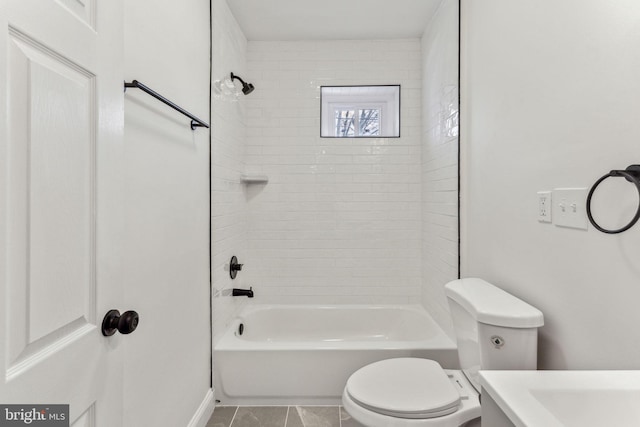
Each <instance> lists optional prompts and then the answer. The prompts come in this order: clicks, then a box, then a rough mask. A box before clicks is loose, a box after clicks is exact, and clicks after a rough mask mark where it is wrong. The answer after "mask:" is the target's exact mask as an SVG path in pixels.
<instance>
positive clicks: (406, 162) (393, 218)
mask: <svg viewBox="0 0 640 427" xmlns="http://www.w3.org/2000/svg"><path fill="white" fill-rule="evenodd" d="M421 56H422V55H421V42H420V40H419V39H415V40H391V41H389V40H385V41H300V42H254V41H249V42H248V44H247V72H246V80H247V81H250V82H252V83H253V84H254V85H255V87H256V90H255V91H254V92H253V93H252V94H250V95H249V96H247V97H245V99H244V100H243V101H245V103H246V110H245V113H246V115H245V120H246V126H247V128H246V144H247V146H246V157H245V162H246V171H245V172H246V173H259V174H265V175H267V176H268V177H269V183H268V184H267V185H249V186H247V187H246V192H245V193H244V194H242V193H241V191H240V190H239V189H238V190H235V189H234V191H229V189H230V187H231V186H233V185H235V184H232V182H234V183H235V181H234V180H233V179H234V178H235V179H237V177H235V176H228V177H226V179H224V180H223V179H221V178H220V179H219V180H218V181H219V182H218V183H217V185H223V186H225V187H224V188H223V189H220V190H218V191H217V192H218V193H225V194H227V193H231V194H228V195H227V196H229V197H239V196H240V195H242V196H244V197H246V201H247V202H248V216H247V218H246V221H245V220H244V218H243V215H244V213H242V212H240V211H237V210H236V209H235V207H236V205H239V202H238V204H234V203H233V201H230V202H229V206H228V209H227V210H226V212H223V213H224V214H225V215H222V217H217V219H216V224H222V222H223V220H226V221H229V222H230V224H229V226H228V227H230V228H231V229H232V230H233V231H229V233H228V234H232V235H237V234H239V233H242V231H243V230H241V229H236V228H235V226H236V225H239V224H240V223H241V222H242V223H244V224H245V225H246V229H245V230H246V235H245V237H244V238H246V252H245V253H246V255H247V257H246V258H247V259H246V260H247V265H246V268H245V270H244V271H243V272H242V274H243V276H244V277H245V278H246V280H247V283H251V285H253V286H254V290H255V292H256V301H257V300H258V299H259V301H260V302H266V303H385V304H389V303H420V300H421V286H422V283H421V282H422V266H421V264H422V250H423V247H422V246H423V245H422V239H423V234H422V226H423V222H425V223H427V221H423V219H422V209H423V207H422V200H421V192H422V183H421V181H422V179H423V176H426V177H431V176H432V174H434V175H437V174H438V173H439V172H438V171H437V170H434V171H433V172H429V173H427V172H426V171H425V170H423V167H422V163H421V162H422V158H421V151H422V150H421V146H420V145H421V102H422V71H421V68H422V62H421ZM243 77H245V76H244V75H243ZM376 84H400V85H401V86H402V94H401V114H402V118H401V137H400V138H361V139H339V138H320V136H319V134H320V119H319V117H320V99H319V98H320V86H323V85H327V86H332V85H376ZM449 95H450V96H453V95H451V94H449ZM241 105H242V101H241ZM229 125H230V124H227V126H229ZM238 125H239V123H238ZM234 135H235V134H234ZM216 143H218V142H216ZM220 143H222V144H233V143H232V142H231V139H227V140H224V141H220ZM218 150H220V149H219V148H216V152H217V151H218ZM224 150H225V153H226V154H227V155H230V154H229V153H235V151H234V149H233V147H231V146H230V147H228V148H227V149H224ZM436 161H437V160H436ZM241 163H242V162H241V161H240V160H238V161H237V162H235V163H233V164H235V165H237V166H238V167H240V164H241ZM214 165H215V166H214V167H223V168H227V169H228V168H229V166H226V165H225V164H224V162H222V161H221V159H218V160H215V159H214ZM229 172H233V173H238V172H237V171H236V170H233V171H231V170H230V171H229ZM233 173H232V175H233ZM217 174H219V172H218V173H217ZM440 184H442V185H448V186H449V187H451V188H454V189H455V187H456V185H455V184H452V183H451V182H449V183H448V184H447V182H446V181H445V182H441V183H440ZM449 187H447V188H449ZM216 194H217V193H214V198H215V197H216ZM218 197H220V195H218ZM218 202H220V200H218ZM216 203H217V202H216V200H214V206H215V205H216ZM425 206H430V204H429V203H427V204H425ZM437 214H438V213H437V212H434V213H433V215H437ZM214 215H215V214H214ZM433 222H434V223H435V222H436V221H435V220H434V221H433ZM454 222H455V221H454ZM216 228H221V229H224V227H221V226H220V227H216ZM220 239H223V237H221V236H215V235H214V242H218V241H219V240H220ZM447 242H448V240H447ZM214 244H215V243H214ZM222 252H224V251H222ZM219 253H220V251H219V249H217V250H216V254H215V255H214V257H215V256H217V255H218V254H219ZM220 261H224V260H220ZM215 265H216V266H219V265H221V263H220V262H217V263H216V264H215Z"/></svg>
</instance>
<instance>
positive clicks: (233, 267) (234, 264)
mask: <svg viewBox="0 0 640 427" xmlns="http://www.w3.org/2000/svg"><path fill="white" fill-rule="evenodd" d="M243 265H244V264H239V263H238V258H236V256H235V255H234V256H232V257H231V261H230V262H229V274H230V275H231V278H232V279H235V278H236V275H237V274H238V271H242V266H243Z"/></svg>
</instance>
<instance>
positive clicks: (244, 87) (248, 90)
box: [231, 73, 255, 95]
mask: <svg viewBox="0 0 640 427" xmlns="http://www.w3.org/2000/svg"><path fill="white" fill-rule="evenodd" d="M233 79H238V80H240V83H242V93H244V94H245V95H249V94H250V93H251V92H253V90H254V89H255V87H253V85H252V84H251V83H246V82H245V81H244V80H242V79H241V78H240V77H238V76H236V75H234V74H233V73H231V81H233Z"/></svg>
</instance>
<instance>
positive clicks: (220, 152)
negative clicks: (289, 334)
mask: <svg viewBox="0 0 640 427" xmlns="http://www.w3.org/2000/svg"><path fill="white" fill-rule="evenodd" d="M212 4H213V22H212V25H213V33H212V35H213V58H212V62H213V72H212V74H213V76H212V79H213V80H214V81H215V80H222V79H224V78H225V77H227V76H229V74H230V73H231V72H233V73H234V74H238V75H239V76H241V77H245V76H246V70H247V61H246V51H247V40H246V38H245V37H244V35H243V34H242V31H241V30H240V27H239V26H238V24H237V22H236V20H235V18H234V17H233V15H232V14H231V12H230V11H229V7H228V6H227V3H226V1H225V0H214V1H213V3H212ZM237 84H238V87H239V83H237ZM245 103H246V100H245V99H239V100H238V101H237V102H232V101H230V100H229V98H225V97H221V96H218V94H216V93H213V94H212V121H213V129H212V139H213V142H212V144H213V145H212V195H211V200H212V202H211V215H212V217H211V225H212V230H213V231H212V258H211V263H212V268H213V290H214V291H213V326H214V327H213V333H214V343H215V342H216V341H217V339H218V338H219V337H220V334H222V333H223V332H224V331H225V330H226V329H227V326H228V324H229V322H230V320H231V319H232V318H233V317H234V315H235V314H236V313H237V312H238V311H239V310H240V309H241V308H242V305H244V304H245V303H246V302H247V298H232V297H231V295H230V294H231V288H234V287H238V288H240V287H243V286H244V285H245V278H246V275H245V274H244V272H240V273H239V274H238V275H237V277H236V279H235V280H231V277H230V276H229V260H230V259H231V256H232V255H236V256H237V257H238V260H239V262H240V263H246V262H247V252H246V247H247V243H246V240H247V239H246V234H247V201H246V196H245V188H244V186H243V185H242V184H240V175H242V174H243V173H244V171H245V156H246V123H245Z"/></svg>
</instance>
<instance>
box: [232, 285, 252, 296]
mask: <svg viewBox="0 0 640 427" xmlns="http://www.w3.org/2000/svg"><path fill="white" fill-rule="evenodd" d="M231 296H233V297H249V298H253V287H250V288H249V289H238V288H233V291H232V292H231Z"/></svg>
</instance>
